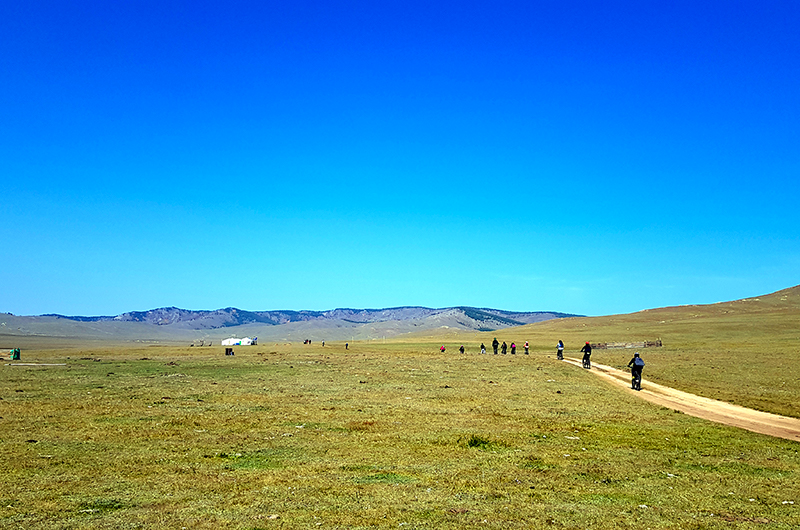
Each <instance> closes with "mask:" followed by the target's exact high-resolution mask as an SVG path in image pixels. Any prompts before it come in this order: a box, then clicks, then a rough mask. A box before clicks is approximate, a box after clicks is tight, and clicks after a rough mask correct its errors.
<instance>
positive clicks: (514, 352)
mask: <svg viewBox="0 0 800 530" xmlns="http://www.w3.org/2000/svg"><path fill="white" fill-rule="evenodd" d="M516 354H517V345H516V344H515V343H513V342H512V343H511V355H516Z"/></svg>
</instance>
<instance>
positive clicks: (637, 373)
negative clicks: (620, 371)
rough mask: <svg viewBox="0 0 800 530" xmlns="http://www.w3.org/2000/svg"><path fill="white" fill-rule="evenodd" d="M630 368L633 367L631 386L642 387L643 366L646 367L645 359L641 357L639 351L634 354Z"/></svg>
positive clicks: (629, 364)
mask: <svg viewBox="0 0 800 530" xmlns="http://www.w3.org/2000/svg"><path fill="white" fill-rule="evenodd" d="M628 368H630V369H631V388H632V389H633V390H641V389H642V368H644V359H642V358H641V357H639V352H638V351H637V352H636V353H634V354H633V359H631V360H630V362H629V363H628Z"/></svg>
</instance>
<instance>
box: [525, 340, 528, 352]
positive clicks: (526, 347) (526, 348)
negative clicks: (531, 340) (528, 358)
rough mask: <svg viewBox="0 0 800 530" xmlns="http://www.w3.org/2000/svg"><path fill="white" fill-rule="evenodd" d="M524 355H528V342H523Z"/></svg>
mask: <svg viewBox="0 0 800 530" xmlns="http://www.w3.org/2000/svg"><path fill="white" fill-rule="evenodd" d="M525 355H528V341H527V340H526V341H525Z"/></svg>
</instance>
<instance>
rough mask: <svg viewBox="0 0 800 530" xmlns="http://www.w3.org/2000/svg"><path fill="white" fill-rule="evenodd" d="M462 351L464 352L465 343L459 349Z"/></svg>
mask: <svg viewBox="0 0 800 530" xmlns="http://www.w3.org/2000/svg"><path fill="white" fill-rule="evenodd" d="M458 351H460V352H461V353H464V345H463V344H462V345H461V347H460V348H459V349H458Z"/></svg>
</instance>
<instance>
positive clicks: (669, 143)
mask: <svg viewBox="0 0 800 530" xmlns="http://www.w3.org/2000/svg"><path fill="white" fill-rule="evenodd" d="M799 28H800V2H795V1H790V0H787V1H768V0H767V1H759V2H756V1H731V0H726V1H718V2H714V1H712V2H697V1H691V2H689V1H641V0H636V1H634V0H631V1H625V2H621V1H613V0H611V1H609V0H602V1H599V0H598V1H596V2H575V1H569V0H554V1H546V2H537V1H525V2H504V1H492V2H488V1H484V2H480V1H469V0H462V1H459V2H439V1H436V0H431V1H425V2H415V1H406V0H404V1H402V2H400V1H393V0H382V1H347V0H337V1H336V2H332V1H331V2H328V1H319V2H308V1H302V0H299V1H298V0H293V1H290V2H286V1H282V2H271V1H259V2H241V1H235V0H234V1H230V0H229V1H225V2H221V1H220V2H211V1H199V0H192V1H186V2H172V1H168V0H158V1H130V2H108V1H105V0H97V1H81V0H69V1H66V0H65V1H36V0H31V1H6V2H2V3H0V101H2V103H1V104H0V197H2V217H0V245H1V246H0V248H2V250H3V256H2V260H0V311H5V312H13V313H15V314H42V313H51V312H52V313H63V314H78V315H101V314H104V315H108V314H112V315H113V314H118V313H121V312H125V311H132V310H146V309H152V308H156V307H162V306H178V307H182V308H187V309H216V308H220V307H228V306H234V307H239V308H242V309H249V310H267V309H332V308H335V307H355V308H363V307H370V308H376V307H393V306H401V305H424V306H429V307H446V306H453V305H471V306H479V307H495V308H502V309H508V310H519V311H538V310H553V311H563V312H570V313H580V314H589V315H600V314H611V313H621V312H630V311H637V310H641V309H646V308H651V307H660V306H665V305H677V304H692V303H711V302H717V301H722V300H730V299H736V298H742V297H748V296H755V295H759V294H765V293H768V292H772V291H775V290H778V289H782V288H786V287H790V286H793V285H796V284H798V283H800V230H799V228H800V221H798V199H800V183H799V182H798V181H799V180H800V29H799Z"/></svg>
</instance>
